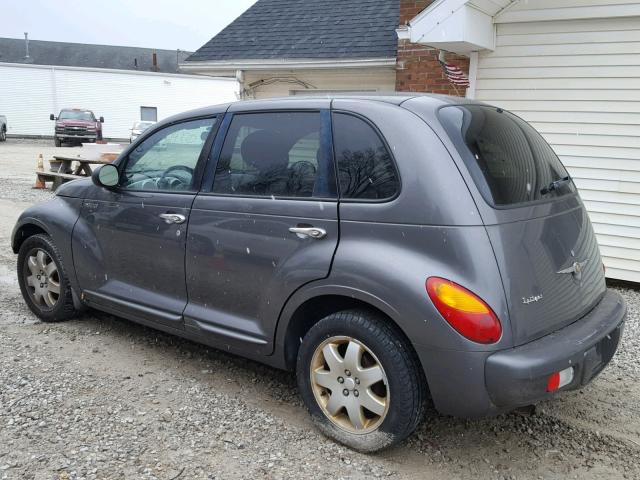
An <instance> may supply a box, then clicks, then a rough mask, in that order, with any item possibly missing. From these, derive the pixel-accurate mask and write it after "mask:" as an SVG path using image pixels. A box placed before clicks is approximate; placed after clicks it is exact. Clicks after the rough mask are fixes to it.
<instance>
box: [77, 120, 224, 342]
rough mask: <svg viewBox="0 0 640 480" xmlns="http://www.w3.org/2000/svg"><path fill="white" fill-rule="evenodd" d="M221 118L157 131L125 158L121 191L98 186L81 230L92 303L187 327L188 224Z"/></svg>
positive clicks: (82, 263)
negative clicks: (205, 163)
mask: <svg viewBox="0 0 640 480" xmlns="http://www.w3.org/2000/svg"><path fill="white" fill-rule="evenodd" d="M215 122H216V119H215V118H199V119H194V120H189V121H184V122H179V123H174V124H171V125H169V126H167V127H165V128H162V129H160V130H158V131H156V132H154V133H153V134H151V135H150V136H149V137H147V138H146V139H145V140H144V141H142V142H141V143H140V144H139V145H138V146H137V147H136V148H135V149H133V150H132V151H131V152H130V153H129V154H128V155H127V157H125V158H124V159H123V161H122V162H120V164H119V166H118V167H119V170H120V182H119V185H118V186H117V187H116V188H113V189H106V188H100V187H93V189H92V190H91V193H90V194H89V195H88V197H87V198H86V199H85V200H84V202H83V205H82V210H81V216H80V219H79V221H78V223H77V225H76V228H75V229H74V235H73V253H74V264H75V268H76V271H77V275H78V281H79V284H80V287H81V289H82V291H83V298H84V300H85V301H87V303H89V304H90V305H94V306H96V307H98V308H100V309H102V310H107V311H111V312H112V313H115V314H121V315H123V316H125V317H128V318H132V319H134V320H138V321H141V322H147V323H149V322H151V323H153V324H157V323H160V324H164V325H165V326H167V327H172V328H176V329H182V328H183V327H184V326H183V322H182V312H183V310H184V308H185V306H186V303H187V291H186V286H185V268H184V255H185V243H186V233H187V225H188V219H189V213H190V210H191V205H192V203H193V200H194V198H195V195H196V192H197V191H198V189H199V187H200V181H201V177H202V169H203V168H204V162H205V161H206V157H207V155H206V154H204V153H203V151H206V149H207V146H208V147H209V148H210V144H211V143H212V142H213V138H212V137H213V135H214V134H213V133H212V130H213V129H214V126H215ZM203 147H204V148H203Z"/></svg>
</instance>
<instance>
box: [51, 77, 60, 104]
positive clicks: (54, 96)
mask: <svg viewBox="0 0 640 480" xmlns="http://www.w3.org/2000/svg"><path fill="white" fill-rule="evenodd" d="M51 97H52V98H51V99H52V100H53V114H54V115H57V114H58V112H59V111H60V110H58V83H57V81H56V67H51Z"/></svg>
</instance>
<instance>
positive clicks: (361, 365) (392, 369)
mask: <svg viewBox="0 0 640 480" xmlns="http://www.w3.org/2000/svg"><path fill="white" fill-rule="evenodd" d="M354 359H355V361H354ZM296 375H297V379H298V387H299V389H300V393H301V395H302V398H303V400H304V402H305V404H306V406H307V408H308V409H309V413H310V414H311V416H312V418H313V421H314V423H315V424H316V425H317V426H318V428H319V429H320V430H321V431H322V432H323V433H324V434H325V435H327V436H328V437H330V438H332V439H333V440H336V441H338V442H340V443H342V444H344V445H346V446H348V447H350V448H352V449H354V450H357V451H360V452H375V451H378V450H381V449H384V448H387V447H389V446H391V445H394V444H396V443H398V442H400V441H402V440H404V439H405V438H407V437H408V436H409V435H410V434H411V433H412V432H413V431H414V430H415V429H416V427H417V426H418V424H419V423H420V421H421V420H422V417H423V416H424V409H425V401H426V396H427V387H426V380H425V378H424V374H423V372H422V368H421V366H420V364H419V361H418V359H417V356H416V354H415V352H414V351H413V349H412V348H411V346H410V344H409V342H408V341H407V340H406V338H405V337H404V335H402V333H401V332H400V331H399V330H398V329H397V327H396V326H395V325H393V324H391V323H390V321H389V320H388V319H386V318H384V317H382V316H381V315H379V314H376V313H374V312H369V311H366V310H346V311H343V312H338V313H334V314H332V315H329V316H328V317H325V318H323V319H322V320H320V321H319V322H318V323H317V324H316V325H314V326H313V327H312V328H311V329H310V330H309V332H308V333H307V334H306V335H305V337H304V339H303V341H302V344H301V345H300V350H299V352H298V361H297V368H296Z"/></svg>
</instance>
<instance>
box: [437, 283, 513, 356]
mask: <svg viewBox="0 0 640 480" xmlns="http://www.w3.org/2000/svg"><path fill="white" fill-rule="evenodd" d="M426 287H427V293H428V294H429V298H430V299H431V301H432V302H433V304H434V305H435V307H436V309H437V310H438V312H440V315H442V317H443V318H444V319H445V320H446V321H447V322H448V323H449V325H451V326H452V327H453V328H454V329H455V330H456V331H457V332H458V333H459V334H460V335H462V336H463V337H465V338H467V339H469V340H471V341H473V342H476V343H483V344H489V343H496V342H497V341H498V340H500V337H501V336H502V326H501V324H500V320H499V319H498V317H497V316H496V314H495V313H494V312H493V310H491V307H489V305H487V304H486V303H485V302H484V301H483V300H482V299H481V298H480V297H478V296H477V295H476V294H474V293H473V292H471V291H469V290H467V289H466V288H464V287H463V286H461V285H458V284H457V283H454V282H452V281H450V280H447V279H445V278H440V277H430V278H428V279H427V282H426Z"/></svg>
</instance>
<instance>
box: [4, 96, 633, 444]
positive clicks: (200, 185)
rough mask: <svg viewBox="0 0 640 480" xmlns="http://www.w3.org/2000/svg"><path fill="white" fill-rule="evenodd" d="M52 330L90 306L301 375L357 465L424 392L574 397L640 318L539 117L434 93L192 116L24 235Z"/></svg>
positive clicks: (312, 402)
mask: <svg viewBox="0 0 640 480" xmlns="http://www.w3.org/2000/svg"><path fill="white" fill-rule="evenodd" d="M12 246H13V250H14V252H15V253H17V254H18V278H19V282H20V288H21V290H22V294H23V295H24V299H25V301H26V303H27V305H28V306H29V308H31V310H32V311H33V312H34V313H35V314H36V315H37V316H38V317H39V318H41V319H42V320H43V321H60V320H65V319H68V318H71V317H74V316H75V315H77V314H78V312H79V311H81V310H82V309H84V308H86V307H92V308H95V309H98V310H102V311H105V312H109V313H112V314H114V315H118V316H121V317H124V318H127V319H130V320H133V321H136V322H139V323H142V324H144V325H148V326H151V327H154V328H157V329H160V330H164V331H166V332H170V333H173V334H176V335H179V336H182V337H186V338H189V339H192V340H195V341H197V342H202V343H205V344H207V345H211V346H214V347H218V348H221V349H224V350H225V351H229V352H233V353H236V354H238V355H242V356H244V357H248V358H251V359H255V360H258V361H260V362H264V363H267V364H269V365H272V366H275V367H278V368H284V369H290V370H295V371H296V375H297V379H298V384H299V387H300V393H301V395H302V398H303V399H304V401H305V403H306V405H307V407H308V408H309V411H310V413H311V415H312V417H313V419H314V421H315V422H316V424H317V425H318V427H319V428H320V429H321V430H322V431H323V432H324V433H325V434H327V435H328V436H330V437H332V438H334V439H336V440H337V441H339V442H342V443H344V444H346V445H348V446H350V447H352V448H354V449H357V450H360V451H375V450H379V449H381V448H384V447H388V446H389V445H392V444H394V443H396V442H399V441H401V440H402V439H404V438H406V437H407V436H408V435H409V434H411V432H412V431H413V430H414V429H415V428H416V426H417V425H418V423H419V422H420V420H421V418H422V417H423V414H424V411H425V404H426V402H427V401H428V399H431V401H432V402H433V404H434V405H435V408H436V409H437V410H438V411H439V412H440V413H442V414H447V415H456V416H465V417H477V416H483V415H490V414H496V413H499V412H503V411H507V410H510V409H513V408H516V407H519V406H526V405H531V404H533V403H535V402H539V401H540V400H543V399H546V398H548V397H550V396H552V395H554V394H555V393H557V392H559V391H566V390H571V389H576V388H580V387H582V386H583V385H585V384H586V383H588V382H589V381H590V380H592V379H593V378H594V377H595V376H596V375H597V374H598V373H599V372H600V371H601V370H602V369H603V368H604V367H605V365H607V363H608V362H609V361H610V360H611V358H612V356H613V355H614V353H615V351H616V348H617V346H618V342H619V340H620V336H621V334H622V330H623V325H624V319H625V315H626V306H625V304H624V302H623V300H622V298H621V297H620V295H618V294H617V293H615V292H613V291H611V290H607V287H606V285H605V277H604V269H603V265H602V261H601V259H600V254H599V251H598V246H597V243H596V239H595V236H594V233H593V230H592V227H591V224H590V222H589V218H588V216H587V213H586V211H585V208H584V205H583V204H582V201H581V199H580V196H579V195H578V193H577V191H576V187H575V186H574V184H573V182H572V181H571V179H570V177H569V175H568V174H567V171H566V170H565V168H564V167H563V165H562V164H561V163H560V161H559V160H558V157H557V156H556V155H555V154H554V152H553V150H552V149H551V147H549V145H548V144H547V143H546V142H545V141H544V140H543V138H542V137H541V136H540V135H539V134H538V133H537V132H536V131H535V130H534V129H533V128H532V127H531V126H530V125H528V124H527V123H526V122H524V121H523V120H521V119H520V118H518V117H517V116H515V115H513V114H511V113H509V112H507V111H504V110H502V109H500V108H496V107H492V106H489V105H485V104H481V103H477V102H470V101H466V100H464V99H460V98H450V97H440V96H415V95H414V96H409V95H399V96H380V97H337V98H305V99H276V100H265V101H252V102H239V103H234V104H231V105H221V106H216V107H210V108H205V109H202V110H197V111H192V112H188V113H185V114H181V115H177V116H175V117H172V118H169V119H167V120H166V121H163V122H160V123H158V124H156V125H154V126H153V127H152V128H150V129H148V130H147V131H145V132H144V133H143V134H142V135H141V136H140V137H139V138H138V139H137V140H136V141H135V142H134V143H133V145H131V146H130V147H129V148H127V149H126V150H125V151H124V152H123V153H122V155H120V157H119V158H118V160H117V161H115V162H114V163H113V164H112V165H105V166H103V167H101V168H100V169H98V170H97V171H96V172H95V173H94V175H93V178H92V179H86V180H78V181H74V182H70V183H68V184H65V185H64V186H62V187H61V188H59V189H58V192H57V195H56V197H55V199H53V200H52V201H49V202H47V203H44V204H41V205H37V206H34V207H32V208H29V209H28V210H27V211H25V212H24V213H23V215H22V216H21V217H20V219H19V221H18V223H17V225H16V226H15V230H14V233H13V237H12Z"/></svg>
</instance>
